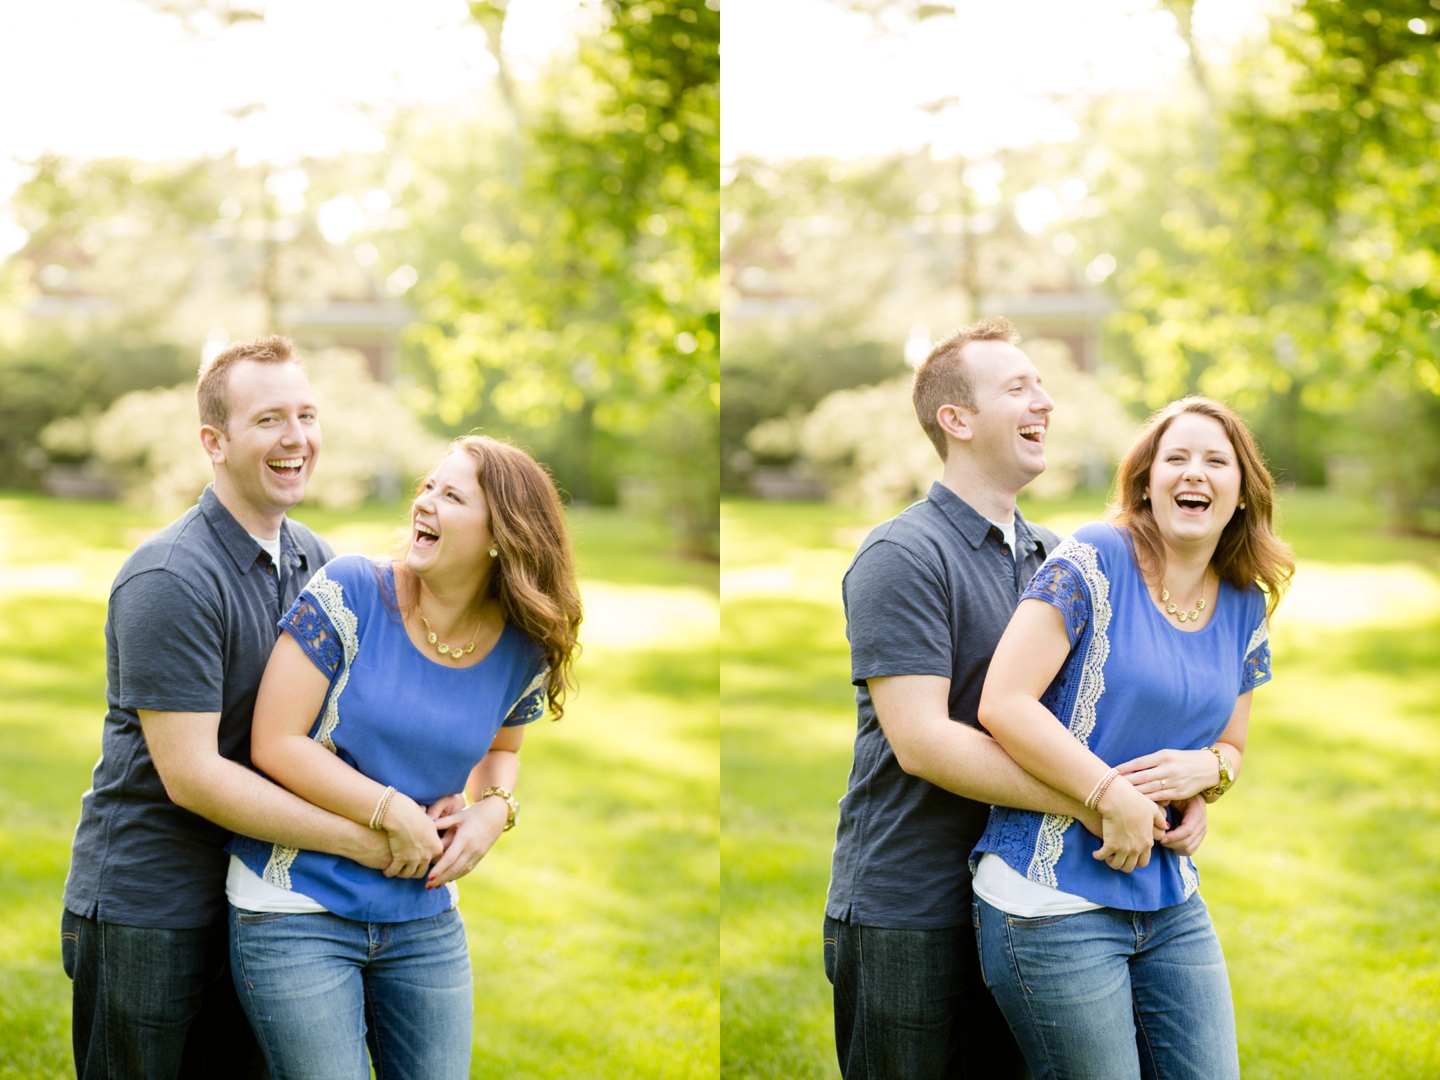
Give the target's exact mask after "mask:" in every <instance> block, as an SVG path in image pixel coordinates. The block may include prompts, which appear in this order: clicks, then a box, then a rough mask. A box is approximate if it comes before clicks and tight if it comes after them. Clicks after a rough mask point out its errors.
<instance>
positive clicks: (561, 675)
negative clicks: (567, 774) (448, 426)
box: [395, 435, 582, 720]
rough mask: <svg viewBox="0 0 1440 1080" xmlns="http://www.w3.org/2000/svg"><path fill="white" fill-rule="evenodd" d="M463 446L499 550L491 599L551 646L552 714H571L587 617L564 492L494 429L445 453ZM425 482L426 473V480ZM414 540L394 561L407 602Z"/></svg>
mask: <svg viewBox="0 0 1440 1080" xmlns="http://www.w3.org/2000/svg"><path fill="white" fill-rule="evenodd" d="M460 451H464V452H465V453H467V454H469V455H470V456H471V457H473V458H474V459H475V471H476V476H477V477H478V479H479V481H480V490H481V491H483V492H484V493H485V502H486V503H487V504H488V505H489V507H490V532H491V533H492V534H493V535H494V537H495V550H496V551H498V552H499V557H498V558H496V560H495V563H496V566H495V572H494V573H492V574H491V575H490V591H489V595H488V596H487V597H486V599H495V600H498V601H499V602H500V609H501V611H502V612H503V613H504V617H505V621H506V622H508V623H514V624H515V627H516V628H517V629H519V630H522V631H524V632H525V635H526V636H527V637H529V638H530V640H531V641H533V642H535V643H536V644H537V645H539V646H540V647H541V649H543V650H544V652H545V663H546V666H547V667H548V668H549V669H550V670H549V675H548V676H547V679H546V687H545V695H546V697H547V699H548V700H549V703H550V715H551V719H554V720H559V719H560V717H562V716H564V715H565V697H566V695H567V694H568V693H570V692H571V691H573V690H574V689H575V672H574V663H575V657H576V656H578V655H579V652H580V642H579V638H578V636H577V635H578V633H579V630H580V620H581V618H582V611H581V606H580V589H579V586H578V585H577V584H576V582H575V556H574V552H573V551H572V549H571V545H570V530H569V529H568V528H567V527H566V524H565V513H564V511H563V510H562V509H561V507H560V495H559V493H558V492H556V490H555V482H554V481H553V480H551V479H550V474H549V473H548V472H546V471H545V468H544V467H543V466H542V465H540V463H539V462H537V461H536V460H535V459H534V458H532V457H531V456H530V455H529V454H527V453H526V452H525V451H524V450H521V449H520V448H519V447H518V446H512V445H511V444H510V443H507V442H501V441H500V440H499V439H492V438H490V437H489V436H488V435H466V436H464V437H463V438H459V439H456V440H455V441H454V442H452V443H451V444H450V449H449V451H448V452H447V454H446V456H447V457H448V456H449V455H450V454H454V453H458V452H460ZM424 486H425V481H424V480H421V481H420V488H423V487H424ZM418 491H419V489H417V494H418ZM413 535H414V534H413V533H412V534H411V538H413ZM409 548H410V539H407V540H406V541H405V542H404V543H403V545H402V547H401V549H400V551H398V552H397V556H398V558H397V559H396V563H397V566H396V569H395V577H396V584H397V592H398V593H399V594H400V595H401V596H403V597H405V599H404V600H401V601H400V602H401V603H402V604H403V605H404V607H405V608H406V609H407V610H408V608H409V606H410V604H412V603H413V602H414V599H413V598H414V597H415V595H416V590H417V584H418V583H417V582H416V581H415V580H414V577H415V575H414V573H413V572H412V571H411V570H409V569H408V568H406V566H405V553H406V552H408V551H409ZM402 583H403V584H402Z"/></svg>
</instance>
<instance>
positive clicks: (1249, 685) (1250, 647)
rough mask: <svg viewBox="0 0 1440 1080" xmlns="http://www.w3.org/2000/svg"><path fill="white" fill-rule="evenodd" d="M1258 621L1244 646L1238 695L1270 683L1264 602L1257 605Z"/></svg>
mask: <svg viewBox="0 0 1440 1080" xmlns="http://www.w3.org/2000/svg"><path fill="white" fill-rule="evenodd" d="M1255 606H1256V607H1258V608H1259V621H1258V623H1252V625H1253V626H1254V630H1253V631H1252V632H1251V634H1250V640H1249V642H1248V643H1247V644H1246V646H1245V660H1244V663H1243V664H1241V667H1240V693H1242V694H1245V693H1249V692H1250V691H1251V690H1254V689H1255V688H1256V687H1257V686H1263V685H1264V684H1265V683H1267V682H1269V681H1270V621H1269V620H1268V619H1266V618H1265V601H1264V599H1263V597H1262V598H1260V601H1259V603H1258V604H1256V605H1255Z"/></svg>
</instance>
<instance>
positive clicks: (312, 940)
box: [230, 907, 473, 1080]
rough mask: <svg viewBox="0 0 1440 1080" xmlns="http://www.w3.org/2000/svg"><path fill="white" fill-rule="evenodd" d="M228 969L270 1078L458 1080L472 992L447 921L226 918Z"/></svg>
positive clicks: (446, 916) (445, 917)
mask: <svg viewBox="0 0 1440 1080" xmlns="http://www.w3.org/2000/svg"><path fill="white" fill-rule="evenodd" d="M230 970H231V973H232V974H233V976H234V979H235V989H236V991H237V992H238V993H239V995H240V1003H241V1004H242V1005H243V1006H244V1008H245V1015H247V1016H248V1017H249V1018H250V1024H251V1026H252V1027H253V1028H254V1029H255V1035H256V1037H257V1038H259V1040H260V1045H261V1047H262V1048H263V1049H264V1051H265V1060H266V1061H267V1062H269V1064H270V1072H271V1074H272V1076H274V1078H275V1080H369V1077H370V1064H369V1063H368V1062H367V1061H366V1053H365V1050H366V1045H367V1044H368V1045H369V1050H370V1060H371V1061H373V1063H374V1066H375V1076H376V1080H465V1078H466V1077H468V1076H469V1075H470V1040H471V1031H470V1025H471V1012H472V1005H473V1002H472V993H473V992H472V989H471V984H470V952H469V950H468V948H467V947H466V943H465V924H464V922H463V921H462V920H461V918H460V913H459V912H458V911H454V910H451V911H446V912H442V913H441V914H439V915H434V916H431V917H430V918H428V919H416V920H415V921H414V922H400V923H365V922H356V921H354V920H352V919H342V918H341V917H340V916H338V915H330V914H325V913H320V914H314V915H294V914H277V913H261V912H254V911H242V910H240V909H238V908H235V907H231V909H230Z"/></svg>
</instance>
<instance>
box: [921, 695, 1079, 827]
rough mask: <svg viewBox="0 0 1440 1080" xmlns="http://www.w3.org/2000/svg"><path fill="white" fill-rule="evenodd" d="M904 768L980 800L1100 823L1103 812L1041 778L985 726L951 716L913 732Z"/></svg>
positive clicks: (958, 793) (996, 804) (949, 789)
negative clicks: (977, 725)
mask: <svg viewBox="0 0 1440 1080" xmlns="http://www.w3.org/2000/svg"><path fill="white" fill-rule="evenodd" d="M907 751H908V752H907V753H906V755H905V759H904V760H903V761H902V767H903V768H904V769H905V771H906V772H908V773H910V774H911V775H913V776H918V777H920V778H921V779H923V780H928V781H930V783H932V784H934V785H935V786H936V787H942V788H944V789H945V790H946V791H952V792H954V793H955V794H956V795H963V796H964V797H965V798H967V799H974V800H975V801H976V802H982V803H989V804H991V805H994V806H1009V807H1014V808H1015V809H1018V810H1036V811H1039V812H1041V813H1045V814H1064V815H1066V816H1068V817H1074V818H1080V819H1081V820H1082V821H1089V822H1091V823H1093V824H1094V825H1096V826H1097V827H1098V826H1099V823H1100V817H1099V815H1098V814H1097V813H1095V812H1094V811H1091V810H1086V809H1085V807H1084V806H1082V805H1081V804H1080V803H1079V802H1077V801H1076V800H1075V799H1073V798H1071V797H1070V796H1068V795H1065V794H1063V793H1061V792H1059V791H1056V790H1055V789H1054V788H1052V787H1050V785H1048V784H1046V783H1044V782H1043V781H1040V780H1037V779H1036V778H1035V777H1033V776H1031V775H1030V774H1029V773H1028V772H1026V771H1025V770H1024V769H1022V768H1021V767H1020V766H1019V765H1017V764H1016V763H1015V761H1014V759H1013V758H1011V757H1010V755H1009V754H1007V753H1005V750H1004V749H1003V748H1002V747H1001V746H1000V744H999V743H997V742H996V741H995V740H994V739H992V738H991V737H990V736H989V735H986V734H985V733H984V732H983V731H978V730H976V729H975V728H973V727H970V726H969V725H968V724H960V723H956V722H954V721H951V720H948V719H947V720H946V721H945V722H944V723H940V724H932V725H926V726H925V728H924V729H922V730H918V731H915V732H913V733H912V734H911V739H910V745H909V746H908V747H907Z"/></svg>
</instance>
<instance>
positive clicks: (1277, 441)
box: [1087, 0, 1440, 528]
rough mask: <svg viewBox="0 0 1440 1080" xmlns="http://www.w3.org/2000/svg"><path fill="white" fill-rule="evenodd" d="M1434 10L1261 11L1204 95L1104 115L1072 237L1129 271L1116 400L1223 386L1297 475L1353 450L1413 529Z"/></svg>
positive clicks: (1428, 499)
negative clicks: (1102, 213)
mask: <svg viewBox="0 0 1440 1080" xmlns="http://www.w3.org/2000/svg"><path fill="white" fill-rule="evenodd" d="M1435 25H1436V19H1435V13H1434V12H1428V13H1419V12H1418V11H1417V8H1416V7H1415V6H1414V5H1413V4H1406V3H1401V2H1398V0H1391V2H1388V3H1375V4H1371V5H1369V6H1367V7H1365V8H1357V7H1353V6H1350V5H1344V4H1336V3H1330V2H1327V0H1307V2H1305V3H1302V4H1299V5H1298V6H1297V8H1296V10H1295V11H1294V12H1293V13H1290V14H1287V16H1286V17H1285V18H1283V19H1282V18H1276V19H1275V20H1274V21H1273V22H1272V24H1271V31H1270V35H1269V38H1268V40H1267V41H1266V42H1265V43H1264V44H1263V45H1261V46H1260V47H1258V48H1257V49H1255V50H1252V51H1251V52H1249V53H1247V54H1245V55H1242V56H1241V57H1240V58H1239V59H1238V60H1237V62H1236V65H1235V68H1234V70H1232V71H1229V72H1220V73H1217V74H1218V75H1219V76H1220V77H1217V78H1215V79H1211V80H1206V81H1205V83H1207V84H1208V85H1205V84H1202V85H1203V88H1204V89H1205V90H1206V91H1207V95H1208V94H1209V93H1211V92H1213V93H1214V97H1213V98H1211V97H1209V96H1206V97H1205V98H1203V99H1201V104H1199V105H1198V106H1195V105H1192V107H1191V108H1190V109H1189V111H1188V112H1187V111H1185V110H1184V109H1183V108H1182V109H1179V110H1177V111H1178V112H1179V113H1180V115H1179V116H1176V115H1174V114H1173V113H1172V115H1170V116H1168V117H1166V118H1160V117H1156V116H1154V115H1153V114H1151V115H1150V116H1148V117H1147V118H1146V119H1145V121H1144V122H1143V124H1142V125H1138V126H1137V127H1136V128H1135V129H1133V130H1132V131H1130V132H1129V133H1128V136H1127V134H1126V133H1125V132H1123V131H1117V130H1116V129H1114V128H1112V129H1111V130H1110V132H1109V134H1110V135H1111V137H1112V139H1114V142H1113V143H1112V145H1113V146H1114V147H1116V148H1118V150H1119V153H1118V154H1117V155H1116V160H1115V162H1114V164H1113V165H1112V167H1111V168H1110V170H1109V171H1108V173H1107V177H1106V181H1105V184H1104V185H1103V189H1102V191H1103V194H1104V195H1105V196H1106V197H1107V198H1108V199H1109V202H1110V205H1111V206H1112V208H1114V212H1113V213H1112V214H1110V215H1107V217H1106V218H1105V219H1104V220H1102V221H1099V222H1097V223H1096V225H1095V227H1094V229H1093V230H1092V232H1091V235H1090V236H1089V237H1088V238H1087V242H1088V243H1089V244H1090V245H1091V246H1092V247H1098V248H1102V249H1104V248H1108V249H1109V250H1111V251H1114V253H1115V255H1116V256H1117V258H1118V259H1119V262H1120V264H1121V266H1122V268H1123V269H1122V271H1121V272H1120V273H1119V274H1117V275H1116V282H1117V286H1118V290H1119V293H1120V295H1121V298H1122V300H1123V302H1124V305H1125V308H1126V311H1125V312H1124V313H1123V314H1122V315H1120V316H1118V317H1117V320H1116V328H1117V330H1119V331H1120V332H1121V334H1122V336H1123V337H1124V338H1125V339H1127V341H1128V343H1129V346H1130V347H1131V349H1133V352H1132V359H1133V363H1132V365H1131V372H1130V374H1131V376H1132V380H1131V382H1130V383H1129V384H1128V385H1129V390H1130V395H1131V397H1132V398H1134V399H1136V400H1138V401H1142V402H1143V403H1144V404H1147V405H1150V406H1155V405H1158V404H1160V403H1161V402H1163V401H1164V400H1167V399H1168V398H1170V397H1174V396H1176V395H1178V394H1181V393H1186V392H1192V391H1197V390H1198V391H1201V392H1204V393H1209V394H1212V395H1214V396H1217V397H1225V398H1229V399H1230V400H1232V401H1234V402H1235V403H1236V404H1237V405H1239V406H1240V407H1241V408H1243V409H1246V410H1247V411H1249V412H1250V413H1251V414H1252V416H1253V417H1254V419H1255V420H1256V423H1257V426H1258V427H1259V428H1260V430H1261V432H1262V435H1263V436H1264V437H1265V440H1266V442H1267V448H1268V450H1269V452H1270V455H1271V458H1272V460H1273V461H1274V463H1275V464H1276V465H1277V466H1278V467H1279V469H1280V471H1281V472H1282V473H1283V474H1284V475H1285V476H1286V477H1287V478H1289V479H1291V480H1298V481H1300V482H1319V481H1321V480H1323V479H1324V476H1325V459H1326V457H1327V455H1331V454H1335V453H1339V452H1350V453H1357V454H1360V455H1362V456H1364V457H1365V458H1366V459H1368V460H1369V461H1370V463H1371V468H1372V474H1373V476H1374V478H1375V480H1376V482H1377V486H1378V488H1379V489H1380V490H1381V491H1382V492H1383V493H1384V494H1385V495H1387V496H1388V497H1389V499H1390V500H1391V502H1392V503H1393V506H1394V508H1395V510H1396V511H1397V514H1398V517H1399V519H1400V521H1401V523H1402V524H1404V525H1405V526H1407V527H1410V528H1418V527H1420V525H1421V523H1422V514H1423V511H1424V509H1425V507H1426V506H1427V505H1429V504H1431V503H1433V502H1434V500H1435V497H1436V495H1437V493H1440V423H1437V421H1440V399H1437V394H1440V369H1437V366H1436V362H1435V349H1436V345H1437V341H1440V338H1437V334H1436V330H1437V328H1440V315H1437V312H1440V275H1437V274H1436V269H1437V267H1440V264H1437V257H1440V203H1437V202H1436V200H1435V199H1434V197H1433V190H1434V181H1435V179H1436V177H1437V175H1440V166H1437V164H1436V158H1437V151H1440V139H1437V127H1436V125H1437V121H1440V106H1437V105H1436V104H1435V101H1436V99H1437V91H1440V65H1437V62H1436V59H1435V40H1436V33H1435ZM1197 67H1198V65H1197ZM1215 85H1219V86H1220V87H1221V88H1220V89H1219V90H1214V91H1212V90H1211V87H1213V86H1215ZM1172 108H1174V107H1173V106H1172ZM1165 120H1168V121H1170V122H1168V123H1167V122H1164V121H1165ZM1177 120H1178V121H1180V122H1175V121H1177ZM1117 135H1118V136H1119V137H1118V138H1116V136H1117Z"/></svg>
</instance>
